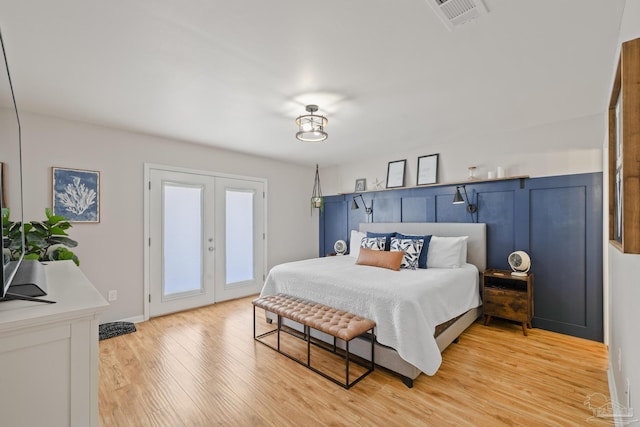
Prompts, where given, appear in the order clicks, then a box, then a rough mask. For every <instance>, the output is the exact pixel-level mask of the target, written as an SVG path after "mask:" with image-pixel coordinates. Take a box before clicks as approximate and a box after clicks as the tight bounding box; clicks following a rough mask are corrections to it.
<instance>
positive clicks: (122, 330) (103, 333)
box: [98, 322, 136, 340]
mask: <svg viewBox="0 0 640 427" xmlns="http://www.w3.org/2000/svg"><path fill="white" fill-rule="evenodd" d="M135 331H136V326H135V325H134V324H133V323H131V322H110V323H103V324H102V325H100V326H98V337H99V338H100V340H106V339H107V338H113V337H117V336H118V335H125V334H130V333H131V332H135Z"/></svg>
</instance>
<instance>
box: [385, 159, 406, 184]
mask: <svg viewBox="0 0 640 427" xmlns="http://www.w3.org/2000/svg"><path fill="white" fill-rule="evenodd" d="M406 163H407V161H406V160H396V161H394V162H389V167H388V168H387V188H397V187H404V167H405V165H406Z"/></svg>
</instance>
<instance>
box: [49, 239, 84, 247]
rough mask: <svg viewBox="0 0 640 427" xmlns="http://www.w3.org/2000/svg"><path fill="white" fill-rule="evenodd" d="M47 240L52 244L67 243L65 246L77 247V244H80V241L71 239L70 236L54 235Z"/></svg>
mask: <svg viewBox="0 0 640 427" xmlns="http://www.w3.org/2000/svg"><path fill="white" fill-rule="evenodd" d="M47 240H48V241H49V243H50V244H52V245H65V246H68V247H70V248H75V247H76V246H78V242H76V241H75V240H73V239H70V238H68V237H62V236H60V237H59V236H52V237H50V238H49V239H47ZM60 249H64V248H60Z"/></svg>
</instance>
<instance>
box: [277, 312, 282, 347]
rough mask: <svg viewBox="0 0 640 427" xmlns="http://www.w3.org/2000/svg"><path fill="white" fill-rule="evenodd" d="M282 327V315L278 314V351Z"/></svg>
mask: <svg viewBox="0 0 640 427" xmlns="http://www.w3.org/2000/svg"><path fill="white" fill-rule="evenodd" d="M280 329H282V316H281V315H279V314H278V351H280Z"/></svg>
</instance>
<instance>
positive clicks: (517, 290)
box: [482, 270, 533, 335]
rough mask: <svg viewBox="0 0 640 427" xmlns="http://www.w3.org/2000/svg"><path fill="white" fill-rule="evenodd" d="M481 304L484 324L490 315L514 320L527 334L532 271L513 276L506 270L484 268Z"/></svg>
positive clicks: (530, 317) (531, 305) (531, 294)
mask: <svg viewBox="0 0 640 427" xmlns="http://www.w3.org/2000/svg"><path fill="white" fill-rule="evenodd" d="M482 304H483V306H484V314H485V319H484V324H485V325H487V324H489V322H490V321H491V317H492V316H495V317H500V318H502V319H508V320H514V321H516V322H520V323H521V324H522V333H523V334H525V335H527V328H529V329H530V328H531V319H532V318H533V273H529V274H528V275H527V276H513V275H511V272H510V271H508V270H486V271H485V272H484V273H483V275H482Z"/></svg>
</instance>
